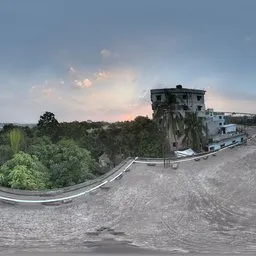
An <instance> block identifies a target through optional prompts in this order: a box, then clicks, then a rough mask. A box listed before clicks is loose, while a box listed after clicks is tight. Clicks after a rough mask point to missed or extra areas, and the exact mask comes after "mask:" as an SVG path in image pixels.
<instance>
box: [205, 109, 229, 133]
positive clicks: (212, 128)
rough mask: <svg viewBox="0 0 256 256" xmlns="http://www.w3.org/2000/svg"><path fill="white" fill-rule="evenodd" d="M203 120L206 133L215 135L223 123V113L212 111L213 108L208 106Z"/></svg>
mask: <svg viewBox="0 0 256 256" xmlns="http://www.w3.org/2000/svg"><path fill="white" fill-rule="evenodd" d="M205 122H206V125H207V128H208V135H209V136H214V135H217V134H218V133H220V130H221V127H222V126H223V125H225V115H224V113H223V112H214V110H213V108H209V109H207V110H206V111H205Z"/></svg>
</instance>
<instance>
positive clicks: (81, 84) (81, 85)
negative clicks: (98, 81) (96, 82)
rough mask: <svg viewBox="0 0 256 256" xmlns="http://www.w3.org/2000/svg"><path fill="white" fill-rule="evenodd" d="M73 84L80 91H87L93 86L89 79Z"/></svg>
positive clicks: (76, 81)
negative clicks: (86, 89)
mask: <svg viewBox="0 0 256 256" xmlns="http://www.w3.org/2000/svg"><path fill="white" fill-rule="evenodd" d="M73 84H74V86H75V87H76V88H79V89H85V88H89V87H91V86H92V82H91V81H90V80H89V79H88V78H86V79H84V80H75V81H74V83H73Z"/></svg>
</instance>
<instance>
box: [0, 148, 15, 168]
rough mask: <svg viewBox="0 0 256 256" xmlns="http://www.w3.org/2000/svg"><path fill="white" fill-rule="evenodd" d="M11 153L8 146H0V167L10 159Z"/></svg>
mask: <svg viewBox="0 0 256 256" xmlns="http://www.w3.org/2000/svg"><path fill="white" fill-rule="evenodd" d="M12 155H13V152H12V149H11V147H10V146H9V145H0V166H1V165H3V164H4V163H5V162H6V161H8V160H10V159H11V158H12Z"/></svg>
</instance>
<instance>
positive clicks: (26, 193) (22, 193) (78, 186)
mask: <svg viewBox="0 0 256 256" xmlns="http://www.w3.org/2000/svg"><path fill="white" fill-rule="evenodd" d="M130 160H132V158H131V157H128V158H126V159H125V160H123V161H122V162H121V163H120V164H119V165H117V166H115V167H114V168H113V169H112V170H110V171H108V172H106V173H105V174H103V175H101V176H99V177H97V178H95V179H93V180H88V181H86V182H83V183H79V184H76V185H73V186H68V187H64V188H57V189H48V190H42V191H32V190H20V189H12V188H7V187H2V186H0V192H4V193H8V194H12V195H19V196H39V197H47V196H54V195H60V194H64V193H67V192H72V191H76V190H79V189H82V188H86V187H89V186H92V185H95V184H98V183H99V182H101V181H102V180H104V179H106V178H108V177H109V176H111V175H112V174H113V173H115V172H117V171H118V170H120V169H121V168H122V167H123V166H124V165H125V164H126V163H127V162H128V161H130Z"/></svg>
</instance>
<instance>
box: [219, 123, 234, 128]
mask: <svg viewBox="0 0 256 256" xmlns="http://www.w3.org/2000/svg"><path fill="white" fill-rule="evenodd" d="M232 126H236V124H225V125H222V127H224V128H226V127H232Z"/></svg>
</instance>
